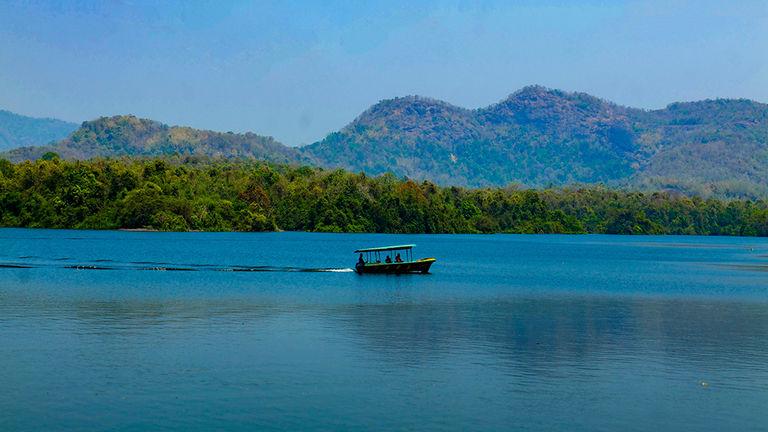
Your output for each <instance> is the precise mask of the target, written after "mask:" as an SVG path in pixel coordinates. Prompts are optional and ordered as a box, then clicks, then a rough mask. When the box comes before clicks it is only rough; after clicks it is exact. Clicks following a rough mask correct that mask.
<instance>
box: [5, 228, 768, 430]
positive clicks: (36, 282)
mask: <svg viewBox="0 0 768 432" xmlns="http://www.w3.org/2000/svg"><path fill="white" fill-rule="evenodd" d="M12 232H13V233H14V235H15V237H17V238H16V239H15V241H16V242H18V241H19V238H22V239H23V237H24V234H25V233H26V231H23V230H13V231H12ZM36 233H37V232H32V233H31V234H29V235H33V236H34V235H39V234H36ZM45 233H46V234H48V236H49V237H51V238H52V242H51V243H49V244H47V245H45V246H30V244H34V243H35V242H34V241H31V240H30V241H29V242H26V243H23V244H20V243H13V244H10V245H9V244H5V245H4V244H2V239H0V246H6V248H4V249H3V250H4V251H7V252H5V253H6V255H8V254H15V255H14V256H16V257H21V256H34V257H36V258H34V260H37V261H36V262H43V261H46V260H47V261H51V262H52V261H53V260H54V258H62V257H68V258H67V261H69V262H85V261H90V262H95V260H96V259H98V260H102V263H103V265H105V266H117V265H119V263H128V262H132V261H134V262H138V261H152V262H166V263H182V262H202V263H208V265H213V266H222V267H225V266H232V265H235V264H234V263H237V265H241V264H242V265H246V266H248V265H257V264H256V263H259V262H269V261H268V260H267V259H268V257H269V256H272V257H273V261H274V266H275V267H291V266H293V267H300V268H343V265H344V264H345V261H344V260H345V259H348V258H349V259H354V258H355V257H354V256H350V254H349V253H348V252H347V251H349V250H354V247H355V246H357V245H358V244H361V243H362V244H366V245H367V244H379V243H409V242H416V243H419V244H420V245H421V247H425V249H429V252H430V254H435V255H438V257H439V258H442V259H441V261H438V263H442V265H443V266H442V267H440V266H437V267H436V268H435V269H434V271H435V273H434V274H433V275H429V276H425V277H422V276H415V277H380V278H372V277H365V276H358V275H355V274H349V273H333V272H331V273H316V272H287V273H286V272H264V273H242V274H236V273H226V272H179V273H174V272H171V273H163V272H133V271H125V270H124V269H119V270H116V271H110V272H90V271H83V272H78V271H72V270H68V269H63V268H61V265H60V264H59V265H44V266H42V265H41V266H38V267H33V268H5V269H0V342H1V343H0V383H2V387H3V391H2V392H0V430H92V429H100V430H146V429H181V430H211V429H229V430H238V429H239V430H254V429H267V430H285V429H292V430H296V429H300V430H338V429H354V430H359V429H410V430H413V429H418V430H422V429H441V430H446V429H448V430H467V429H470V430H510V429H522V430H569V431H570V430H674V431H679V430H696V431H701V430H711V431H720V430H766V429H768V415H767V414H765V411H766V410H765V407H766V406H768V294H766V293H765V292H764V291H761V290H760V287H761V286H762V287H765V286H767V285H766V282H768V281H767V280H766V279H765V277H766V276H765V273H763V272H747V271H742V270H739V271H737V270H734V269H730V268H726V267H722V266H717V265H709V264H710V263H718V262H734V263H746V262H749V260H754V259H755V258H754V254H755V253H756V252H753V251H749V250H746V249H745V248H744V247H743V244H741V243H739V240H728V239H726V240H723V239H715V240H712V241H714V242H716V244H715V246H716V247H712V248H705V247H701V243H702V242H705V241H708V240H707V239H704V240H702V239H698V240H697V243H696V245H695V246H693V247H691V248H685V247H684V242H685V241H686V240H687V239H685V238H682V239H675V240H674V242H672V243H674V244H676V245H677V244H679V243H681V242H682V243H683V244H681V245H680V246H676V247H674V248H670V247H667V246H660V247H659V248H657V249H655V248H653V247H651V246H652V245H650V246H649V244H648V241H647V240H643V244H642V245H638V246H633V245H632V244H631V239H627V238H618V239H616V244H613V243H611V242H612V240H611V238H608V239H605V238H601V240H600V241H595V239H594V238H593V237H577V238H568V237H566V238H563V237H549V238H548V237H534V238H531V237H528V236H520V237H515V236H511V237H503V236H502V237H487V236H477V237H472V236H469V237H463V236H457V237H456V236H443V237H441V236H436V237H419V238H417V239H416V240H415V241H414V240H413V239H411V238H407V237H405V236H394V237H392V238H391V239H390V238H385V239H381V238H379V237H375V236H374V238H369V237H365V236H360V237H359V238H358V237H354V236H343V235H328V236H322V235H312V234H296V233H286V234H285V235H282V236H281V235H269V236H262V237H256V239H258V241H253V239H254V237H251V236H247V235H242V237H239V236H237V235H234V237H233V235H225V234H221V235H218V236H217V235H209V234H200V237H196V236H195V235H191V237H184V236H182V237H181V238H182V239H193V240H195V242H200V243H203V244H204V245H203V246H199V247H197V249H196V248H195V246H194V245H193V244H192V243H182V244H181V245H180V244H178V243H177V244H176V246H175V247H176V251H175V252H174V246H173V244H171V245H169V244H168V243H169V242H168V241H165V237H163V236H162V235H161V236H160V238H159V239H158V240H157V243H151V244H150V245H149V246H151V248H150V247H149V246H148V245H147V241H149V242H152V241H154V240H152V238H153V237H151V236H147V235H146V234H142V236H143V237H142V238H143V239H144V242H142V243H139V242H137V243H136V244H131V243H130V242H126V244H128V246H127V247H126V248H124V249H123V250H120V251H113V252H111V253H110V252H108V251H107V250H106V248H104V249H103V250H98V249H99V248H100V247H101V241H103V239H100V238H99V236H105V235H108V234H104V233H94V234H93V237H89V235H88V233H82V234H81V235H80V236H78V237H79V239H78V240H77V241H75V242H74V243H78V244H81V243H83V242H88V241H89V240H88V239H89V238H90V239H91V240H94V239H95V240H94V242H93V244H92V247H91V248H88V250H91V251H92V252H79V250H80V249H79V246H78V247H74V246H71V243H70V240H67V239H66V238H57V237H56V234H57V233H58V232H55V231H54V232H47V231H46V232H45ZM117 235H120V236H125V235H126V234H123V233H121V234H117ZM60 236H61V237H71V233H67V232H62V234H60ZM219 236H222V237H224V239H227V240H226V241H225V240H224V239H222V238H221V237H219ZM128 238H132V237H130V235H128ZM171 238H176V237H171ZM318 238H319V239H321V240H322V244H325V245H326V246H327V250H328V251H329V252H328V253H326V254H325V255H323V256H321V257H320V258H318V257H307V256H305V251H306V250H307V244H313V243H314V242H317V241H318ZM205 239H214V240H215V242H218V243H222V244H223V246H222V248H216V247H212V246H211V245H212V244H213V243H210V242H209V243H206V241H205ZM457 239H458V240H461V241H460V243H461V246H462V251H463V253H462V256H461V257H460V259H458V258H455V257H452V252H451V251H454V250H457V245H456V241H457ZM553 242H554V244H553ZM729 242H731V243H729ZM38 243H39V242H38ZM651 243H652V242H651ZM668 243H669V242H668ZM751 247H753V248H754V247H756V248H757V249H758V250H759V249H763V253H764V251H765V247H764V246H760V245H757V246H751ZM14 248H15V249H16V250H12V249H14ZM163 248H165V249H163ZM94 249H96V250H94ZM150 249H151V250H155V249H160V252H157V251H155V252H146V251H147V250H150ZM335 250H340V251H342V252H339V253H338V254H337V253H336V252H333V251H335ZM275 251H279V252H275ZM78 254H80V255H78ZM141 255H150V256H146V257H145V259H141V258H140V256H141ZM97 256H98V258H97ZM489 257H492V259H493V260H495V261H490V263H491V264H493V267H494V270H495V271H493V272H491V271H489V266H488V265H489V260H491V258H489ZM510 257H512V258H514V259H509V258H510ZM520 257H525V259H524V260H523V259H520ZM192 258H198V259H199V261H195V260H193V259H192ZM28 259H30V260H32V258H28ZM61 261H64V260H61ZM702 263H704V264H707V265H705V266H702ZM533 287H535V289H534V288H533Z"/></svg>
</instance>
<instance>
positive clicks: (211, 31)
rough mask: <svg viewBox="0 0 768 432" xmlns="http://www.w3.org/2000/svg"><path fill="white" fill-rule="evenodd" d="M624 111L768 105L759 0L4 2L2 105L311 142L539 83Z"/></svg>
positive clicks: (767, 44) (765, 31) (764, 23)
mask: <svg viewBox="0 0 768 432" xmlns="http://www.w3.org/2000/svg"><path fill="white" fill-rule="evenodd" d="M534 83H537V84H542V85H545V86H548V87H555V88H560V89H564V90H578V91H585V92H588V93H591V94H594V95H596V96H600V97H603V98H606V99H609V100H612V101H614V102H618V103H620V104H624V105H631V106H635V107H642V108H660V107H663V106H664V105H666V104H667V103H669V102H673V101H680V100H698V99H704V98H713V97H745V98H750V99H755V100H758V101H761V102H768V0H762V1H723V2H707V1H690V2H686V1H674V0H663V1H649V2H633V1H627V2H622V1H605V2H598V1H583V2H577V1H562V2H547V1H517V2H515V1H512V0H506V1H480V2H469V1H434V2H433V1H409V0H404V1H400V0H388V1H381V2H377V1H365V2H364V1H330V0H316V1H305V2H292V1H275V2H268V1H262V2H226V1H223V0H222V1H211V2H203V1H178V2H177V1H168V0H166V1H157V2H144V1H127V0H126V1H112V2H109V1H93V2H91V1H75V0H69V1H50V2H37V1H23V2H22V1H14V0H3V1H1V2H0V108H4V109H8V110H11V111H15V112H19V113H22V114H27V115H33V116H50V117H58V118H62V119H65V120H71V121H78V122H79V121H82V120H89V119H93V118H95V117H98V116H101V115H114V114H129V113H130V114H135V115H138V116H141V117H148V118H152V119H156V120H160V121H163V122H165V123H169V124H178V125H190V126H194V127H199V128H207V129H214V130H219V131H236V132H239V131H253V132H257V133H260V134H265V135H272V136H275V137H276V138H278V139H279V140H281V141H283V142H285V143H287V144H294V145H296V144H302V143H311V142H313V141H315V140H318V139H320V138H322V137H323V136H324V135H325V134H327V133H328V132H331V131H333V130H337V129H339V128H341V127H342V126H344V125H345V124H346V123H348V122H349V121H351V120H352V119H353V118H354V117H355V116H356V115H357V114H359V113H360V112H361V111H363V110H364V109H365V108H367V107H368V106H370V105H371V104H373V103H375V102H377V101H378V100H381V99H387V98H391V97H395V96H404V95H408V94H419V95H424V96H430V97H434V98H438V99H443V100H446V101H448V102H451V103H453V104H456V105H460V106H464V107H468V108H476V107H480V106H485V105H489V104H491V103H494V102H497V101H498V100H500V99H503V98H504V97H506V96H507V95H508V94H509V93H511V92H513V91H515V90H517V89H519V88H520V87H522V86H524V85H528V84H534Z"/></svg>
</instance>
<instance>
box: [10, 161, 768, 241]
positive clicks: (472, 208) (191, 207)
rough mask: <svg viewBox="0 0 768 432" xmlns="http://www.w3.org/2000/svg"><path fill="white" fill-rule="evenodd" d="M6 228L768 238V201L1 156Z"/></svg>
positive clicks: (226, 165) (216, 164)
mask: <svg viewBox="0 0 768 432" xmlns="http://www.w3.org/2000/svg"><path fill="white" fill-rule="evenodd" d="M0 225H1V226H4V227H30V228H75V229H118V228H147V229H157V230H168V231H187V230H200V231H273V230H287V231H318V232H382V233H499V232H501V233H606V234H698V235H739V236H766V235H768V202H766V201H748V200H741V201H737V200H729V201H726V200H717V199H706V200H705V199H701V198H698V197H687V196H682V195H677V194H670V193H665V192H655V193H642V192H632V191H618V190H610V189H606V188H602V187H586V188H581V187H579V188H557V189H544V190H532V189H522V188H520V187H515V186H510V187H506V188H483V189H466V188H460V187H440V186H437V185H435V184H433V183H430V182H428V181H422V182H415V181H412V180H409V179H399V178H397V177H395V176H393V175H390V174H385V175H382V176H378V177H370V176H366V175H365V174H362V173H350V172H346V171H343V170H323V169H320V168H311V167H295V166H288V165H275V164H269V163H265V162H256V161H239V162H231V161H230V162H222V161H214V160H201V159H191V158H187V159H185V160H173V159H141V160H136V159H101V160H98V159H97V160H91V161H71V162H70V161H63V160H60V159H58V158H56V157H55V155H52V156H51V157H46V158H44V159H43V160H38V161H35V162H21V163H17V164H14V163H11V162H9V161H7V160H0Z"/></svg>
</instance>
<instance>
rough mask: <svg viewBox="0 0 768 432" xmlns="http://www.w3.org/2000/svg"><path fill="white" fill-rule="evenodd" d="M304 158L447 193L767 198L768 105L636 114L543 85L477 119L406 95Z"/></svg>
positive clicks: (739, 103) (714, 103)
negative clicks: (635, 191) (631, 191)
mask: <svg viewBox="0 0 768 432" xmlns="http://www.w3.org/2000/svg"><path fill="white" fill-rule="evenodd" d="M303 153H304V154H305V155H306V156H307V157H308V158H309V159H310V160H311V161H312V162H313V163H314V164H316V165H319V166H325V167H341V168H345V169H348V170H352V171H365V172H366V173H368V174H372V175H376V174H381V173H384V172H393V173H394V174H395V175H398V176H407V177H410V178H415V179H429V180H431V181H435V182H437V183H438V184H443V185H464V186H473V187H483V186H501V185H506V184H509V183H512V182H515V183H522V184H525V185H527V186H529V187H547V186H549V185H559V186H563V185H572V184H601V183H602V184H607V185H611V186H632V187H634V188H641V189H644V190H650V191H652V190H658V189H660V188H667V187H669V189H670V190H671V191H681V192H683V193H687V194H691V193H697V194H702V196H705V197H708V196H715V197H733V198H743V197H752V198H754V197H768V186H766V185H767V184H768V105H765V104H761V103H757V102H753V101H748V100H723V99H719V100H706V101H701V102H690V103H676V104H672V105H669V106H668V107H666V108H664V109H660V110H652V111H643V110H639V109H633V108H627V107H621V106H618V105H615V104H612V103H610V102H607V101H604V100H601V99H598V98H595V97H593V96H590V95H587V94H584V93H567V92H563V91H559V90H550V89H546V88H544V87H540V86H531V87H526V88H523V89H522V90H520V91H518V92H516V93H514V94H512V95H510V96H509V97H508V98H507V99H505V100H503V101H501V102H499V103H497V104H493V105H491V106H488V107H485V108H481V109H477V110H467V109H463V108H459V107H455V106H452V105H449V104H447V103H445V102H441V101H436V100H432V99H426V98H421V97H405V98H396V99H391V100H385V101H381V102H380V103H378V104H376V105H374V106H373V107H371V108H370V109H368V110H367V111H365V112H364V113H363V114H362V115H360V116H359V117H358V118H357V119H355V120H354V121H353V122H352V123H351V124H350V125H348V126H347V127H345V128H344V129H342V130H341V131H340V132H337V133H333V134H331V135H329V136H328V137H327V138H326V139H324V140H323V141H320V142H318V143H315V144H312V145H310V146H307V147H305V148H304V149H303Z"/></svg>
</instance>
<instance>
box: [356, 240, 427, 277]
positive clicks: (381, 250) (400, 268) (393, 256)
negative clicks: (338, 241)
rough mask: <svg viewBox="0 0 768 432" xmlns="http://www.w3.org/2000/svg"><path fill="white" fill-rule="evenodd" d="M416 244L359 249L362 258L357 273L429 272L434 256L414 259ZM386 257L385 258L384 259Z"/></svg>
mask: <svg viewBox="0 0 768 432" xmlns="http://www.w3.org/2000/svg"><path fill="white" fill-rule="evenodd" d="M414 246H416V245H412V244H408V245H398V246H384V247H375V248H366V249H358V250H356V251H355V253H356V254H360V258H359V259H358V261H357V264H356V265H355V271H356V272H357V274H363V273H388V274H403V273H429V268H430V267H431V266H432V263H434V262H435V261H436V260H435V259H434V258H420V259H417V260H414V259H413V251H412V249H413V247H414ZM401 252H402V254H403V256H401V255H400V254H401ZM382 257H384V259H382Z"/></svg>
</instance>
